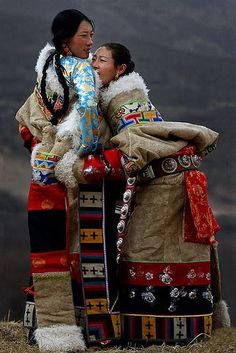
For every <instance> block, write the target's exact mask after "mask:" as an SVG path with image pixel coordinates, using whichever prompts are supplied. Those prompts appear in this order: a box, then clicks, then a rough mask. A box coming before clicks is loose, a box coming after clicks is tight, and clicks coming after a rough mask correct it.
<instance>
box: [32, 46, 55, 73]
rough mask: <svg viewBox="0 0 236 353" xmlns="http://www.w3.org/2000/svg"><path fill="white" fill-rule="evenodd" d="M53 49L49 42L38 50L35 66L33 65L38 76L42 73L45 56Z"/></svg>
mask: <svg viewBox="0 0 236 353" xmlns="http://www.w3.org/2000/svg"><path fill="white" fill-rule="evenodd" d="M54 51H55V48H54V47H53V46H52V45H51V44H49V43H47V44H46V45H45V47H44V48H43V49H42V50H41V51H40V52H39V56H38V60H37V63H36V66H35V71H36V72H37V74H38V75H39V76H41V75H42V72H43V67H44V64H45V62H46V60H47V58H48V57H49V55H50V54H52V53H53V52H54Z"/></svg>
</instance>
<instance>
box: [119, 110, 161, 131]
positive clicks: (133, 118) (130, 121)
mask: <svg viewBox="0 0 236 353" xmlns="http://www.w3.org/2000/svg"><path fill="white" fill-rule="evenodd" d="M157 121H162V118H161V115H160V113H159V112H158V111H157V110H154V111H146V112H137V113H131V114H128V115H126V116H124V117H120V118H119V120H118V121H117V125H118V127H117V133H119V132H120V131H121V130H122V129H124V128H126V127H128V126H131V125H136V124H146V123H151V122H157Z"/></svg>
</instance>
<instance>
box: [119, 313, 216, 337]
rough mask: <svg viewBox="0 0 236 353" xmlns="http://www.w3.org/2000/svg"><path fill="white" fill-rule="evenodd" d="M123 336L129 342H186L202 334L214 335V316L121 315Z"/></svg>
mask: <svg viewBox="0 0 236 353" xmlns="http://www.w3.org/2000/svg"><path fill="white" fill-rule="evenodd" d="M121 324H122V336H123V337H124V339H125V340H127V341H131V342H132V341H133V342H137V341H140V342H141V341H144V342H156V343H162V342H169V343H171V342H173V343H174V342H181V341H183V342H185V341H190V340H192V339H193V338H194V337H196V336H198V335H199V334H200V333H205V334H207V335H211V334H212V316H211V315H203V316H193V317H173V318H170V317H169V318H168V317H165V318H164V317H157V316H141V315H138V316H134V315H121Z"/></svg>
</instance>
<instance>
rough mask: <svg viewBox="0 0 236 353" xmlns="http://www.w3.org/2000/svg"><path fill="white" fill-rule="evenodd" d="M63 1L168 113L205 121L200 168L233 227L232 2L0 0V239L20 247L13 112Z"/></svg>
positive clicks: (19, 165) (25, 173)
mask: <svg viewBox="0 0 236 353" xmlns="http://www.w3.org/2000/svg"><path fill="white" fill-rule="evenodd" d="M65 8H79V9H80V10H81V11H83V12H85V13H86V14H88V15H89V17H90V18H92V19H93V20H94V22H95V31H96V35H95V43H94V48H96V47H97V46H99V45H100V44H102V43H104V42H108V41H116V42H121V43H123V44H125V45H127V46H128V48H130V50H131V53H132V55H133V59H134V61H135V63H136V70H137V71H138V72H140V73H141V74H142V76H143V77H144V79H145V81H146V83H147V86H148V88H149V89H150V97H151V99H152V101H153V103H154V104H155V105H156V106H157V108H158V109H159V110H160V112H161V114H162V115H163V117H164V119H165V120H169V121H185V122H191V123H196V124H201V125H206V126H208V127H209V128H211V129H213V130H216V131H218V132H219V133H220V138H219V143H218V146H217V149H216V151H214V152H213V153H212V154H211V155H209V156H208V157H207V158H206V160H205V162H204V163H203V170H204V171H206V172H207V175H208V180H209V193H210V194H209V195H210V200H211V203H212V205H213V208H214V210H215V211H216V213H218V214H219V215H223V216H221V219H222V222H223V223H224V224H223V227H222V228H223V229H226V231H227V229H229V228H230V232H231V233H230V234H233V228H234V229H235V228H236V224H235V213H236V210H235V191H236V190H235V185H236V184H235V178H234V175H235V165H236V160H235V131H236V125H235V124H236V123H235V121H236V119H235V118H236V45H235V43H236V22H235V14H236V1H235V0H214V1H212V0H178V1H176V0H168V1H167V0H116V1H110V0H91V1H89V0H80V1H77V0H67V1H64V0H50V1H48V0H40V1H37V2H36V1H31V0H24V1H23V2H22V1H18V0H8V1H0V39H1V50H0V63H1V70H0V121H1V134H0V192H3V191H4V193H1V197H0V210H2V211H1V212H0V230H1V237H0V240H1V239H2V240H3V239H5V238H6V237H8V236H9V234H11V236H12V234H14V236H15V238H17V239H18V240H19V239H20V240H19V242H20V244H22V245H21V246H19V251H20V253H21V254H22V252H23V251H24V250H23V248H25V247H26V237H27V224H26V197H27V188H28V184H29V179H30V166H29V155H28V152H27V151H26V150H25V149H24V148H23V144H22V141H21V140H20V138H19V136H18V131H17V128H18V127H17V123H16V121H15V119H14V116H15V112H16V111H17V109H18V108H19V107H20V106H21V105H22V103H23V102H24V101H25V99H26V98H27V96H28V95H29V94H30V93H31V91H32V90H33V88H34V84H35V78H36V74H35V72H34V66H35V63H36V59H37V56H38V53H39V50H40V49H41V48H42V47H43V46H44V44H45V43H46V42H47V41H50V38H51V36H50V24H51V21H52V18H53V17H54V16H55V14H56V13H57V12H59V11H61V10H62V9H65ZM20 208H21V209H22V212H21V211H20ZM24 212H25V213H24ZM24 214H25V216H24ZM226 215H227V217H228V218H227V217H226ZM229 219H230V220H229ZM13 220H14V222H13ZM12 222H13V223H14V224H13V223H12ZM227 224H228V225H229V224H230V226H228V227H227ZM11 241H12V243H13V240H12V238H11ZM16 244H18V245H19V243H16ZM10 245H11V246H12V244H10ZM10 245H6V244H5V243H4V242H2V247H3V248H5V249H6V251H8V252H10V251H12V253H11V255H10V256H11V258H12V257H15V255H14V254H15V253H14V254H13V250H14V251H16V250H15V249H12V248H11V250H10ZM17 256H18V255H17ZM25 257H26V255H25V253H24V255H23V258H24V261H26V260H25ZM4 259H5V258H4ZM17 261H18V258H17ZM17 261H16V267H18V266H19V264H18V262H17ZM232 261H233V260H232ZM22 268H24V269H25V268H27V264H26V263H25V262H24V264H22ZM19 278H20V277H19ZM21 278H22V277H21ZM12 286H15V284H13V285H12ZM19 286H21V284H19ZM14 288H15V287H14ZM9 300H10V299H9ZM12 300H13V299H12ZM1 312H2V309H1V308H0V315H1Z"/></svg>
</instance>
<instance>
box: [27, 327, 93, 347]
mask: <svg viewBox="0 0 236 353" xmlns="http://www.w3.org/2000/svg"><path fill="white" fill-rule="evenodd" d="M34 337H35V339H36V342H37V344H38V345H39V349H40V350H45V351H54V352H69V351H74V350H76V351H80V352H83V351H85V349H86V346H85V342H84V338H83V335H82V333H81V328H80V327H78V326H75V325H73V326H71V325H53V326H50V327H42V328H38V329H36V330H35V332H34Z"/></svg>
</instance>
